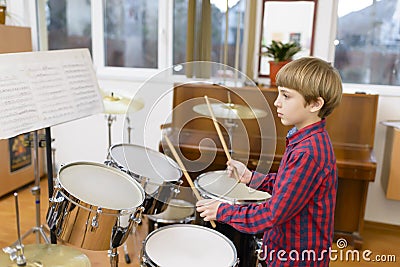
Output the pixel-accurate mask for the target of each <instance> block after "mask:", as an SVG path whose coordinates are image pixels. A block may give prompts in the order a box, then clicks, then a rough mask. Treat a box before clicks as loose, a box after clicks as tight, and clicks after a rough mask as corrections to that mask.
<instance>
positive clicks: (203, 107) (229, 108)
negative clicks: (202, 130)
mask: <svg viewBox="0 0 400 267" xmlns="http://www.w3.org/2000/svg"><path fill="white" fill-rule="evenodd" d="M210 105H211V108H212V111H213V113H214V115H215V117H216V118H223V119H256V118H262V117H265V116H267V112H265V111H264V110H261V109H255V108H248V107H246V106H243V105H239V104H233V103H213V104H210ZM193 110H194V111H195V112H197V113H199V114H202V115H206V116H210V117H211V114H210V111H209V110H208V106H207V104H200V105H196V106H194V107H193Z"/></svg>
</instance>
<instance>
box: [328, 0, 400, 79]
mask: <svg viewBox="0 0 400 267" xmlns="http://www.w3.org/2000/svg"><path fill="white" fill-rule="evenodd" d="M334 62H335V63H334V64H335V67H336V68H337V69H338V70H339V72H340V74H341V76H342V79H343V82H344V83H358V84H377V85H400V1H399V0H397V1H380V0H352V1H348V0H339V6H338V26H337V38H336V40H335V60H334Z"/></svg>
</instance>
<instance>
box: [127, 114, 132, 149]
mask: <svg viewBox="0 0 400 267" xmlns="http://www.w3.org/2000/svg"><path fill="white" fill-rule="evenodd" d="M126 123H127V125H128V126H127V130H128V144H130V143H131V133H132V130H133V128H132V127H131V120H130V119H129V117H128V116H126Z"/></svg>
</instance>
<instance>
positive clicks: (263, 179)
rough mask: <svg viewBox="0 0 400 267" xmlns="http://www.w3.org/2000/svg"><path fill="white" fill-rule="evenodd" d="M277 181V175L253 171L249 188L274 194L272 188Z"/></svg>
mask: <svg viewBox="0 0 400 267" xmlns="http://www.w3.org/2000/svg"><path fill="white" fill-rule="evenodd" d="M275 179H276V173H269V174H267V175H265V174H263V173H259V172H256V171H253V175H252V177H251V181H250V183H249V187H251V188H254V189H257V190H260V191H265V192H268V193H269V194H272V188H273V187H274V184H275Z"/></svg>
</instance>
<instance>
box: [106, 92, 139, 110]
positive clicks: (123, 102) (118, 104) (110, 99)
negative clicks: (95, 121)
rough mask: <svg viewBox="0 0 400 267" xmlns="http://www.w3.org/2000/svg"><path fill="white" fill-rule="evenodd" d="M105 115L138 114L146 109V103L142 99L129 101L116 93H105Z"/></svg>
mask: <svg viewBox="0 0 400 267" xmlns="http://www.w3.org/2000/svg"><path fill="white" fill-rule="evenodd" d="M103 104H104V113H107V114H125V113H127V112H136V111H139V110H141V109H142V108H143V107H144V102H143V101H142V100H140V99H133V100H131V99H129V98H126V97H122V96H117V95H115V94H114V93H111V94H108V95H105V94H104V93H103Z"/></svg>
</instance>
